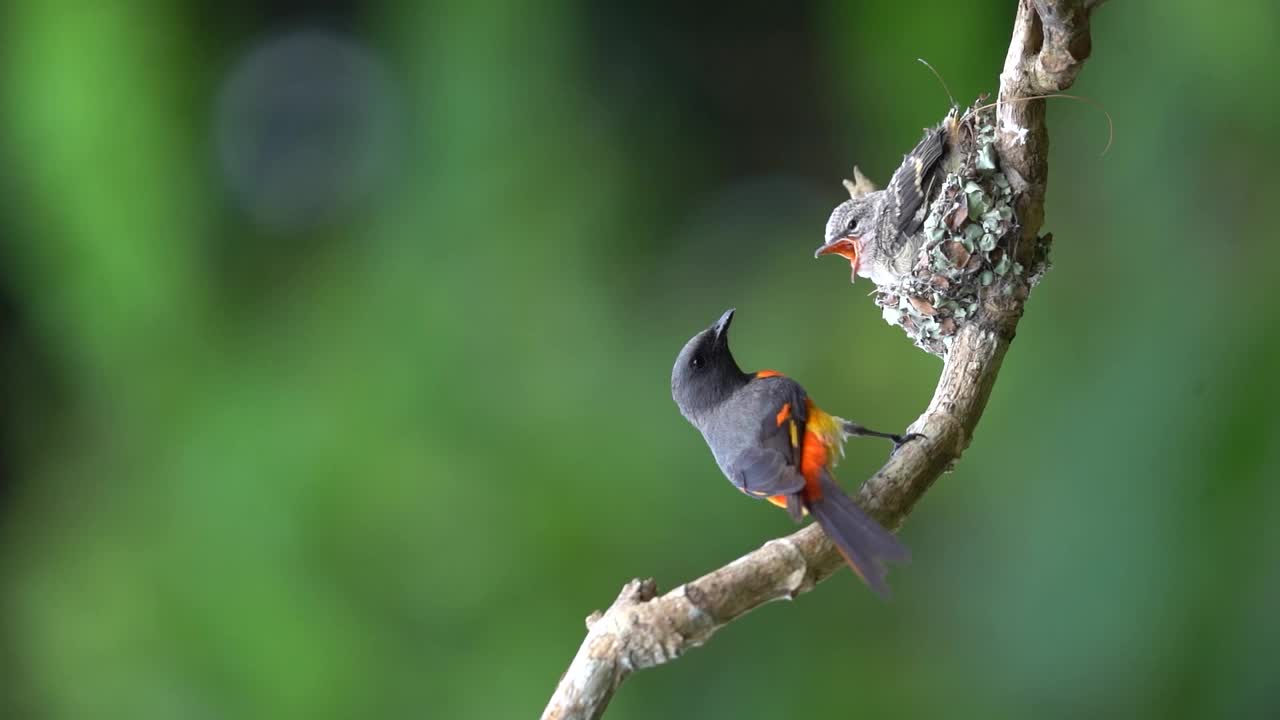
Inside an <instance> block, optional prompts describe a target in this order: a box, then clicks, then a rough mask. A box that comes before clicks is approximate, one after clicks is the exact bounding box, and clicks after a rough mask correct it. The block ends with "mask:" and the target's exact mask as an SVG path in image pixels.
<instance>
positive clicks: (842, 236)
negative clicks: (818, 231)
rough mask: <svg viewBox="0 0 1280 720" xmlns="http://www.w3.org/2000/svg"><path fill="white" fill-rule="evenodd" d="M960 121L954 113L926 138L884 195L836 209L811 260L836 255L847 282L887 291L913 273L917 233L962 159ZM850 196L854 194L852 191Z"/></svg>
mask: <svg viewBox="0 0 1280 720" xmlns="http://www.w3.org/2000/svg"><path fill="white" fill-rule="evenodd" d="M962 121H963V118H961V117H960V116H959V111H958V108H956V107H954V106H953V107H952V109H951V111H950V112H949V113H947V116H946V117H945V118H943V120H942V122H941V123H939V124H938V125H937V126H935V127H933V128H929V129H926V130H925V134H924V137H923V138H921V140H920V142H919V143H917V144H916V146H915V148H914V149H912V150H911V152H909V153H907V154H906V155H905V156H903V158H902V164H901V165H900V166H898V169H897V170H896V171H894V173H893V177H891V178H890V179H889V185H888V186H887V187H885V188H884V189H883V190H875V191H872V192H868V193H865V194H862V195H856V196H854V197H851V198H850V199H848V200H845V201H844V202H842V203H840V204H839V205H837V206H836V208H835V209H834V210H833V211H832V212H831V216H830V217H829V218H828V219H827V227H826V231H825V232H824V233H823V244H822V245H821V246H820V247H819V248H818V249H817V251H816V252H815V253H814V257H821V256H823V255H839V256H840V257H843V258H845V259H847V260H848V261H849V263H850V265H851V266H852V275H851V278H850V282H856V281H857V278H858V277H859V276H861V277H865V278H870V279H871V280H872V281H873V282H875V283H876V285H879V286H889V285H893V284H894V283H896V282H897V281H898V280H900V279H901V278H903V277H904V276H905V275H907V274H908V273H910V272H911V270H912V268H913V267H914V266H915V263H916V256H917V254H918V251H919V250H920V246H921V244H922V243H923V236H922V234H921V233H920V229H921V228H922V227H923V225H924V220H925V216H926V215H927V213H928V211H929V203H930V202H931V201H932V200H933V198H934V197H936V196H937V193H938V191H939V189H940V188H941V186H942V181H943V180H944V179H945V177H946V173H947V172H954V171H955V169H956V166H958V164H959V158H960V156H961V153H959V152H956V150H957V149H958V148H959V146H960V128H961V126H962ZM846 185H847V186H850V187H851V191H850V194H853V191H852V185H851V184H850V183H848V182H846Z"/></svg>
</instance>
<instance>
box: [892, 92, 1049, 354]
mask: <svg viewBox="0 0 1280 720" xmlns="http://www.w3.org/2000/svg"><path fill="white" fill-rule="evenodd" d="M960 122H961V123H962V124H963V125H964V126H965V127H962V131H961V132H962V134H963V136H964V137H966V138H967V139H969V140H971V141H969V142H965V143H963V147H959V148H956V149H955V152H958V153H960V155H961V156H960V157H959V158H958V159H957V161H956V162H955V163H953V164H951V165H950V167H952V168H954V170H953V171H952V172H949V173H948V174H947V175H946V176H945V179H944V180H943V182H942V187H941V188H940V189H939V191H938V193H937V196H936V197H935V198H934V200H933V202H932V203H931V204H930V205H929V213H928V215H927V216H926V217H925V221H924V227H923V230H922V231H921V232H922V233H923V235H924V238H923V242H922V243H921V245H920V250H919V251H918V254H917V257H916V262H915V265H914V266H913V268H912V270H911V272H910V273H908V274H906V275H905V276H904V277H902V278H901V279H900V280H898V281H897V282H896V283H894V284H892V285H880V286H878V290H877V292H876V293H875V301H876V304H877V305H879V306H880V307H881V308H883V311H882V312H883V316H884V319H885V322H887V323H889V324H890V325H898V326H901V327H902V329H903V330H904V331H905V332H906V333H907V336H908V337H910V338H911V339H912V340H913V341H914V342H915V344H916V345H917V346H919V347H920V348H922V349H924V350H927V351H928V352H930V353H933V354H934V355H937V356H939V357H946V354H947V351H948V350H949V349H950V348H951V344H952V342H953V341H954V340H955V335H956V333H957V332H958V331H959V330H960V328H962V327H964V325H965V323H967V322H970V321H972V319H973V318H974V317H975V316H976V314H977V313H978V311H979V307H980V302H981V299H982V298H983V297H986V296H987V295H988V294H989V293H1003V294H1006V295H1008V294H1012V293H1013V292H1015V288H1016V287H1018V286H1023V287H1029V286H1031V285H1034V284H1035V283H1036V282H1038V281H1039V279H1040V277H1041V276H1043V274H1044V272H1045V271H1046V270H1047V269H1048V239H1049V238H1048V237H1046V238H1044V239H1043V240H1042V241H1041V242H1040V243H1038V245H1037V248H1036V252H1035V263H1034V267H1032V268H1030V272H1028V268H1024V267H1023V266H1022V264H1021V263H1019V262H1016V261H1014V260H1013V259H1012V253H1011V252H1010V243H1012V242H1015V241H1016V238H1017V237H1018V234H1019V233H1018V221H1017V218H1016V217H1015V215H1014V212H1013V189H1012V188H1011V187H1010V184H1009V179H1008V178H1007V177H1006V176H1005V174H1004V173H1003V172H1001V171H1000V168H999V162H998V156H997V154H996V149H995V136H996V129H995V125H994V124H992V116H991V113H990V111H989V110H988V111H975V110H970V111H969V112H967V113H966V114H965V116H964V117H963V118H962V119H961V121H960Z"/></svg>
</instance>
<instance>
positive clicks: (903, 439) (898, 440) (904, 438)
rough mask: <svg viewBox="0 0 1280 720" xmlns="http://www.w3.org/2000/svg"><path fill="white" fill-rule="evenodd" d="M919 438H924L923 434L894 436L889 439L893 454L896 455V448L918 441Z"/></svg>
mask: <svg viewBox="0 0 1280 720" xmlns="http://www.w3.org/2000/svg"><path fill="white" fill-rule="evenodd" d="M921 438H926V436H925V434H924V433H908V434H906V435H894V436H893V437H891V438H889V439H890V440H892V441H893V452H895V453H896V452H898V448H900V447H902V446H903V445H906V444H907V443H909V442H911V441H912V440H919V439H921Z"/></svg>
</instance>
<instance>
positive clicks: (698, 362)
mask: <svg viewBox="0 0 1280 720" xmlns="http://www.w3.org/2000/svg"><path fill="white" fill-rule="evenodd" d="M705 364H706V361H705V360H703V359H702V356H701V355H694V356H693V359H692V360H690V361H689V365H690V366H691V367H692V368H693V369H694V370H701V369H702V366H703V365H705Z"/></svg>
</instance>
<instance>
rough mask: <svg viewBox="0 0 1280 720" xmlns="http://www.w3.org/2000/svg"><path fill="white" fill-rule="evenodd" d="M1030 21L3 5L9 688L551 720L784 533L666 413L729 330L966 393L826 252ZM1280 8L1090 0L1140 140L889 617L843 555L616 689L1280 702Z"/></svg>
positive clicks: (1060, 117) (1107, 63) (869, 409)
mask: <svg viewBox="0 0 1280 720" xmlns="http://www.w3.org/2000/svg"><path fill="white" fill-rule="evenodd" d="M1013 6H1014V3H1013V2H1008V1H1006V2H985V3H973V4H965V3H954V2H942V1H941V0H911V1H907V2H890V1H889V0H879V1H877V2H866V3H843V2H841V3H836V2H806V3H797V4H792V5H788V6H786V7H780V6H777V5H776V4H774V3H748V4H742V3H705V4H698V5H697V6H696V7H689V6H686V4H684V3H677V2H659V3H649V4H639V3H635V4H630V5H616V6H610V5H597V4H587V3H566V2H543V3H532V2H526V3H520V2H513V1H510V0H504V1H498V2H489V3H470V2H453V3H447V2H442V3H431V4H422V3H412V2H380V3H368V4H366V3H356V2H346V3H342V2H330V3H319V4H316V3H300V2H282V1H273V2H249V1H248V0H238V1H233V2H228V3H221V4H215V3H209V4H206V5H197V4H182V3H169V2H158V1H157V2H150V3H147V2H113V3H96V4H90V3H74V2H47V1H46V0H6V2H5V3H4V5H3V6H2V9H0V63H2V64H0V73H2V74H0V190H2V192H0V241H2V245H0V250H2V252H3V255H2V256H0V257H2V266H0V321H2V329H0V332H2V333H3V334H2V336H0V363H2V364H3V419H4V420H3V428H4V434H3V458H2V462H3V466H4V471H5V472H4V475H3V482H2V484H0V608H2V611H3V613H2V626H0V627H2V631H3V635H2V636H0V666H2V667H0V677H2V678H3V679H2V680H0V717H5V718H10V717H12V718H140V719H144V720H145V719H150V718H354V717H380V718H381V717H386V718H401V717H429V718H457V719H460V720H465V719H470V718H485V719H488V718H517V717H532V716H535V715H536V714H537V713H539V712H540V711H541V708H542V706H543V704H544V703H545V702H546V700H547V698H548V696H549V695H550V693H551V690H552V688H553V686H554V684H555V682H556V680H557V678H558V677H559V675H560V673H561V672H562V671H563V670H564V668H565V667H566V665H567V663H568V661H569V659H570V658H571V657H572V655H573V653H574V651H575V650H576V648H577V646H578V644H579V642H580V641H581V639H582V636H583V632H584V628H583V622H582V620H583V617H584V616H585V615H586V614H587V613H588V612H589V611H591V610H592V609H594V608H599V607H603V606H605V605H607V604H608V603H609V601H610V600H611V599H612V598H613V596H614V595H615V593H616V592H617V589H618V588H619V586H620V585H621V584H622V583H623V582H624V581H625V580H627V579H628V578H631V577H633V576H636V575H652V576H655V577H656V578H657V579H658V581H659V583H660V585H661V586H662V587H664V588H669V587H671V586H673V585H675V584H677V583H679V582H681V581H684V580H687V579H690V578H692V577H694V576H696V575H698V574H700V573H702V572H704V571H706V570H708V569H710V568H713V567H716V566H718V565H720V564H722V563H724V562H726V561H728V560H730V559H732V558H734V557H736V556H738V555H739V554H741V553H744V552H746V551H748V550H751V549H753V548H755V547H756V546H758V545H759V544H760V543H761V542H763V541H764V540H766V539H768V538H770V537H772V536H776V535H778V534H781V533H785V532H789V531H790V530H791V529H792V526H791V524H790V522H789V520H788V519H787V517H786V516H785V514H783V513H780V512H777V511H775V510H772V509H770V508H768V507H767V506H766V505H764V504H762V503H761V504H753V503H750V502H747V501H746V500H744V499H743V498H741V497H739V496H738V495H736V494H735V493H733V492H731V489H730V488H729V486H728V485H727V484H726V483H725V482H724V480H723V478H722V477H721V476H720V475H719V473H718V472H717V470H716V468H715V466H714V465H713V463H712V461H711V459H710V455H709V454H708V452H707V451H706V448H705V447H704V445H703V443H702V440H701V439H700V438H699V437H698V435H697V433H696V432H695V431H694V430H693V429H692V428H690V427H689V426H688V425H686V424H685V422H684V421H683V420H682V419H681V418H680V416H679V415H678V413H677V412H676V409H675V407H674V405H673V404H672V402H671V399H670V394H669V387H668V383H669V372H670V365H671V362H672V360H673V358H674V356H675V353H676V351H677V350H678V349H679V348H680V346H681V345H682V344H683V342H684V341H685V339H686V338H688V337H689V336H690V335H691V334H693V333H694V332H695V331H697V330H698V329H700V328H701V327H704V326H705V325H707V324H708V323H710V322H711V321H712V320H714V319H715V318H716V317H717V316H718V314H719V313H720V312H721V311H723V310H724V309H725V308H727V307H730V306H736V307H737V308H738V310H739V315H738V322H737V323H736V324H735V333H736V334H735V345H736V350H737V353H738V356H739V358H740V359H741V361H742V362H743V364H744V366H746V367H750V368H756V367H762V366H768V367H775V368H778V369H782V370H784V371H786V372H788V373H789V374H791V375H793V376H795V377H797V378H799V379H801V380H802V381H803V382H804V383H805V384H806V385H807V386H808V388H809V390H810V391H811V392H812V393H813V394H814V395H815V396H816V397H818V398H819V399H821V401H822V402H823V404H824V405H826V406H828V407H829V408H830V409H831V410H833V411H835V412H839V413H840V414H843V415H846V416H848V417H851V418H855V419H857V420H858V421H860V422H863V423H865V424H867V425H870V426H872V427H878V428H901V427H904V426H905V425H906V424H907V423H908V422H910V421H911V420H912V419H914V417H915V416H916V414H917V413H918V412H920V411H921V410H922V409H923V408H924V406H925V404H926V402H927V400H928V398H929V396H930V394H931V391H932V387H933V382H934V381H935V379H936V377H937V374H938V371H939V368H940V363H939V362H938V361H937V360H936V359H935V358H933V357H930V356H927V355H925V354H923V353H921V352H919V351H917V350H915V349H913V348H912V347H911V346H910V344H909V343H908V342H907V341H906V339H905V338H904V337H903V336H902V335H901V333H900V332H899V331H897V330H896V329H894V328H891V327H889V326H886V325H885V324H884V323H883V322H882V321H881V320H880V317H879V313H878V312H877V309H876V308H875V307H874V306H873V305H872V303H871V301H870V300H869V299H868V298H866V297H865V295H866V293H867V291H868V289H869V288H868V287H864V286H862V285H861V284H859V285H857V286H853V287H850V285H849V284H848V269H847V267H845V266H843V265H842V263H839V262H836V261H822V262H819V261H815V260H813V258H812V250H813V248H814V247H815V246H816V245H817V244H818V243H819V241H820V239H821V238H820V233H821V228H822V226H823V223H824V221H825V218H826V214H827V212H828V210H829V209H830V208H831V207H832V206H833V205H835V204H836V203H837V202H839V200H840V199H841V196H842V194H843V193H844V191H843V189H842V188H841V187H840V184H839V179H840V178H841V177H842V176H844V175H845V174H847V173H848V171H849V169H850V167H851V166H852V165H853V163H854V162H855V161H856V162H857V163H859V164H860V165H861V166H862V167H863V169H864V170H866V171H867V173H868V174H869V175H871V176H872V177H873V178H878V179H880V180H884V179H885V178H886V177H887V176H888V174H889V172H890V171H891V170H892V169H893V167H895V164H896V161H897V159H898V158H899V157H900V155H901V154H902V153H904V152H905V151H906V150H908V149H909V148H910V146H911V145H912V143H913V142H914V141H915V140H916V139H917V138H918V137H919V132H920V128H921V127H923V126H925V125H927V124H931V123H933V122H936V121H937V120H938V119H939V118H940V117H941V116H942V114H943V113H944V112H945V110H946V106H947V101H946V98H945V95H944V93H943V92H942V91H941V90H940V89H939V87H938V84H937V82H936V81H935V80H934V78H933V77H932V76H931V75H930V74H929V73H928V72H927V71H926V70H924V69H923V68H922V67H921V66H920V65H918V64H917V63H916V62H915V59H916V58H917V57H919V56H924V57H926V58H928V59H929V60H930V61H932V63H933V64H934V65H935V66H936V67H937V68H938V69H939V70H940V71H941V72H942V73H943V75H945V77H946V78H947V80H948V82H949V83H950V85H951V87H952V90H953V91H954V92H955V94H956V96H957V98H959V99H960V100H961V101H962V102H963V101H966V100H967V99H970V98H972V97H974V96H975V95H977V94H978V93H980V92H988V91H992V90H994V88H995V85H996V78H997V75H998V73H999V71H1000V67H1001V64H1002V62H1003V57H1004V53H1005V48H1006V43H1007V41H1008V34H1009V28H1010V25H1011V20H1012V15H1013ZM1278 31H1280V9H1278V7H1277V5H1276V4H1275V3H1271V2H1264V1H1262V0H1257V1H1254V2H1239V3H1222V4H1218V5H1206V4H1205V3H1202V2H1191V1H1190V0H1183V1H1179V2H1164V3H1147V4H1144V3H1133V2H1113V3H1110V4H1109V5H1107V6H1105V7H1104V8H1103V9H1102V10H1101V11H1099V13H1098V15H1097V16H1096V17H1095V33H1094V48H1095V51H1094V55H1093V58H1092V60H1091V61H1090V62H1089V64H1088V65H1087V66H1086V67H1085V70H1084V72H1083V74H1082V76H1081V78H1080V81H1079V83H1078V84H1077V86H1076V88H1075V91H1076V92H1079V93H1081V94H1084V95H1087V96H1090V97H1092V98H1096V99H1097V100H1098V101H1100V102H1101V103H1103V104H1104V105H1105V106H1106V107H1107V108H1108V109H1109V110H1110V112H1111V113H1112V115H1113V116H1114V118H1115V123H1116V142H1115V145H1114V147H1113V148H1112V149H1111V151H1110V152H1109V153H1108V154H1107V155H1106V156H1105V157H1099V152H1100V151H1101V150H1102V148H1103V146H1104V145H1105V143H1106V123H1105V121H1104V119H1103V117H1102V115H1101V114H1100V113H1098V112H1097V111H1096V110H1094V109H1092V108H1090V107H1088V106H1085V105H1080V104H1076V103H1072V102H1067V101H1059V102H1056V103H1055V104H1053V105H1052V107H1051V108H1050V122H1051V132H1052V139H1053V153H1052V161H1051V168H1052V170H1051V185H1050V191H1049V200H1048V213H1047V223H1046V226H1045V229H1046V230H1047V231H1052V232H1053V233H1054V234H1055V236H1056V237H1057V238H1058V240H1057V245H1056V247H1055V265H1056V267H1055V269H1054V271H1053V272H1052V273H1051V274H1050V275H1049V277H1048V279H1047V281H1046V282H1045V283H1044V284H1043V285H1042V286H1041V287H1040V289H1039V290H1038V291H1037V293H1036V294H1035V296H1034V297H1033V299H1032V302H1031V303H1030V305H1029V307H1028V312H1027V315H1026V317H1025V319H1024V321H1023V323H1022V325H1021V327H1020V328H1019V334H1018V339H1017V342H1015V344H1014V345H1013V349H1012V351H1011V353H1010V355H1009V356H1008V359H1007V361H1006V363H1005V367H1004V372H1003V373H1002V375H1001V378H1000V382H999V384H998V385H997V387H996V389H995V393H994V395H993V396H992V399H991V403H990V406H989V408H988V411H987V415H986V417H985V419H984V422H983V423H982V426H981V428H980V430H979V432H978V434H977V436H976V438H975V439H974V442H973V445H972V447H971V448H970V450H969V451H968V453H966V455H965V457H964V460H963V462H962V463H961V464H960V465H959V466H958V468H957V469H956V471H955V472H954V473H952V474H951V475H948V476H946V477H944V478H943V479H942V480H941V481H940V482H939V483H938V484H937V485H936V486H935V487H934V489H933V490H932V491H931V492H930V493H929V494H928V495H927V496H926V497H925V499H924V500H923V502H921V504H920V505H919V507H918V508H917V510H916V512H915V514H914V515H913V516H912V517H911V519H910V522H909V523H908V524H907V525H906V527H905V529H904V530H903V535H904V537H905V538H906V540H907V542H908V543H909V544H910V545H911V546H912V548H913V550H914V553H915V558H916V560H915V562H914V564H912V565H910V566H908V567H906V568H904V569H899V570H897V571H895V572H894V573H893V575H892V578H891V579H892V582H893V585H894V589H895V592H896V597H895V599H894V601H893V602H892V603H891V604H883V603H881V602H878V601H877V600H876V599H875V598H874V597H873V596H872V595H871V594H870V593H868V592H867V591H866V590H865V589H864V588H862V587H861V586H860V585H859V584H858V582H857V581H856V580H855V579H854V578H853V576H852V575H851V574H850V573H841V574H840V575H839V576H837V577H836V578H834V579H833V580H832V581H830V582H829V583H827V584H826V585H824V586H823V587H821V588H820V589H819V591H817V592H814V593H812V594H810V595H806V596H805V597H803V598H801V599H800V600H798V601H797V602H795V603H793V604H789V603H780V604H774V605H771V606H769V607H766V608H763V609H761V610H760V611H758V612H756V613H753V614H752V615H750V616H748V617H747V618H744V619H743V620H742V621H740V622H738V623H735V624H734V625H733V626H731V627H729V628H728V629H726V630H725V631H723V632H722V633H721V634H720V635H718V636H717V637H716V638H715V639H714V641H713V642H711V643H710V644H709V645H708V646H707V647H705V648H703V649H700V650H697V651H695V652H692V653H690V654H689V655H688V656H686V657H685V658H683V659H681V660H680V661H679V662H678V663H675V664H674V665H670V666H667V667H664V668H661V669H658V670H655V671H649V672H645V673H641V674H639V675H637V676H636V677H634V678H632V679H631V680H630V681H629V682H628V683H627V684H626V685H625V686H624V687H623V688H622V690H621V691H620V693H619V694H618V696H617V698H616V700H615V701H614V703H613V707H612V709H611V710H610V713H609V717H610V718H613V719H614V720H624V719H626V718H653V717H689V718H774V717H813V718H826V717H833V718H834V717H938V716H946V717H964V718H968V717H972V718H1021V717H1032V716H1035V717H1079V716H1086V717H1103V716H1112V717H1153V718H1154V717H1159V718H1165V717H1232V718H1236V717H1276V716H1277V713H1280V665H1278V664H1277V660H1276V654H1275V653H1276V647H1277V646H1278V645H1280V620H1278V619H1277V616H1276V612H1277V608H1278V607H1280V562H1278V560H1277V550H1280V523H1277V518H1278V517H1280V485H1277V483H1276V482H1275V480H1277V475H1278V474H1280V472H1278V471H1280V442H1278V441H1280V420H1278V419H1277V414H1276V412H1275V408H1276V405H1277V401H1280V391H1278V390H1277V387H1278V385H1280V381H1278V380H1277V370H1278V369H1280V338H1278V337H1277V335H1276V333H1275V330H1276V329H1277V319H1278V318H1280V311H1277V310H1276V304H1275V302H1274V295H1275V293H1274V290H1273V287H1274V285H1273V279H1272V276H1271V274H1272V272H1274V270H1275V268H1276V266H1277V263H1280V245H1277V243H1276V231H1275V229H1274V222H1273V218H1272V217H1271V216H1270V214H1269V213H1270V210H1269V207H1270V203H1271V202H1273V200H1272V199H1273V198H1275V197H1276V196H1277V194H1280V180H1277V175H1276V172H1275V160H1276V158H1277V155H1278V154H1280V136H1278V135H1277V133H1276V132H1275V117H1276V114H1277V112H1278V111H1280V92H1278V91H1277V85H1276V83H1275V81H1274V73H1275V67H1276V65H1277V63H1278V62H1280V47H1278V46H1277V44H1276V42H1275V38H1276V33H1277V32H1278ZM885 450H886V449H885V447H884V446H883V445H882V444H879V443H875V442H869V441H868V442H858V443H855V444H854V445H852V446H851V452H850V456H849V457H848V459H847V460H846V461H845V464H844V465H842V473H841V476H842V478H843V480H844V481H845V483H846V484H847V485H849V486H850V487H852V486H854V485H856V484H857V483H858V482H860V481H861V480H862V479H863V478H865V477H866V476H867V474H868V473H870V472H871V471H872V470H873V469H874V468H875V467H877V465H878V463H879V462H880V461H881V460H882V459H883V457H884V454H885Z"/></svg>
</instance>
